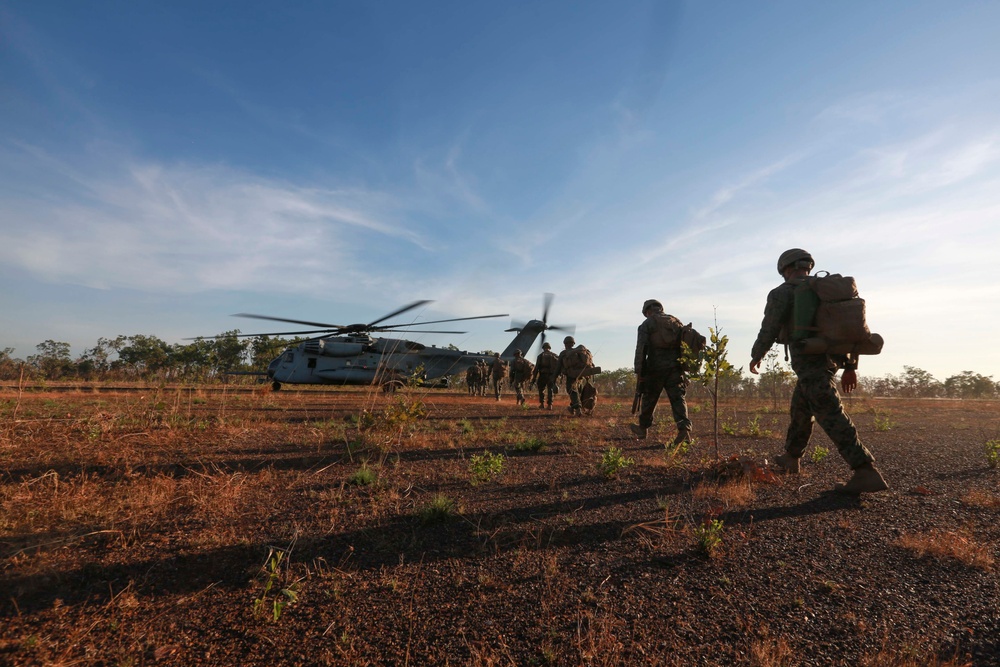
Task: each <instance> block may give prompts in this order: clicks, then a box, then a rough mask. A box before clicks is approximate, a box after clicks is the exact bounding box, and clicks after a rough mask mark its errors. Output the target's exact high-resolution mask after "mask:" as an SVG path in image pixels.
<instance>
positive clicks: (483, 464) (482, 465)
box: [469, 452, 506, 486]
mask: <svg viewBox="0 0 1000 667" xmlns="http://www.w3.org/2000/svg"><path fill="white" fill-rule="evenodd" d="M505 461H506V457H505V456H504V455H503V454H500V453H497V454H492V453H490V452H483V453H482V454H475V455H473V456H472V457H471V458H470V459H469V474H470V475H471V476H472V485H473V486H476V485H477V484H485V483H486V482H492V481H494V480H495V479H497V478H498V477H500V475H502V474H503V468H504V462H505Z"/></svg>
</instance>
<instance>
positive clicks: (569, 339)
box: [563, 336, 576, 345]
mask: <svg viewBox="0 0 1000 667" xmlns="http://www.w3.org/2000/svg"><path fill="white" fill-rule="evenodd" d="M563 345H576V339H575V338H573V337H572V336H566V337H565V338H563Z"/></svg>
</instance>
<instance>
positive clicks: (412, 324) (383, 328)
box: [372, 313, 507, 333]
mask: <svg viewBox="0 0 1000 667" xmlns="http://www.w3.org/2000/svg"><path fill="white" fill-rule="evenodd" d="M491 317H507V313H500V314H499V315H476V316H475V317H453V318H451V319H448V320H431V321H430V322H408V323H406V324H384V325H382V326H380V327H372V331H389V330H391V329H394V328H395V327H415V326H423V325H425V324H441V323H443V322H462V321H464V320H485V319H489V318H491ZM382 319H385V318H382ZM397 331H398V330H397ZM427 333H441V332H439V331H434V332H431V331H429V332H427ZM462 333H465V332H464V331H463V332H462Z"/></svg>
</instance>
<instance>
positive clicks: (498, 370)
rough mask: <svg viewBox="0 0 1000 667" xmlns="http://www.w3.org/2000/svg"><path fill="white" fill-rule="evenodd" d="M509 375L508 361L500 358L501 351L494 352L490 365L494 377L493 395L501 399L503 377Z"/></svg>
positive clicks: (491, 374)
mask: <svg viewBox="0 0 1000 667" xmlns="http://www.w3.org/2000/svg"><path fill="white" fill-rule="evenodd" d="M506 375H507V362H506V361H504V360H503V359H501V358H500V353H499V352H496V353H494V354H493V364H492V365H491V366H490V376H491V377H492V378H493V395H494V396H495V397H496V399H497V400H498V401H499V400H500V391H501V388H502V386H503V379H504V377H506Z"/></svg>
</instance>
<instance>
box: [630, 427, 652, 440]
mask: <svg viewBox="0 0 1000 667" xmlns="http://www.w3.org/2000/svg"><path fill="white" fill-rule="evenodd" d="M628 427H629V429H630V430H631V431H632V433H634V434H635V437H637V438H638V439H639V440H645V439H646V431H647V430H648V429H646V427H645V426H640V425H639V424H629V425H628Z"/></svg>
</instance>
